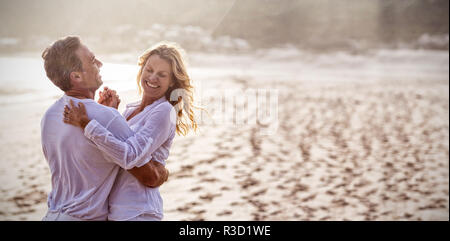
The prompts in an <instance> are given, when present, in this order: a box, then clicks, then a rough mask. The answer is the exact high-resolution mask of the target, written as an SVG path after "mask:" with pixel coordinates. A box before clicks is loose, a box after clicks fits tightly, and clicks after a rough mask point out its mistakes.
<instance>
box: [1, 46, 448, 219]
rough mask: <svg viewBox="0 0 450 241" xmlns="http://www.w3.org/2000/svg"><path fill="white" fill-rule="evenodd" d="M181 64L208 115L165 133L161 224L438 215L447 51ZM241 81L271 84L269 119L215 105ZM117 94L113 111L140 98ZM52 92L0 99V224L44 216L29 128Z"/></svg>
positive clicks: (35, 134) (277, 52)
mask: <svg viewBox="0 0 450 241" xmlns="http://www.w3.org/2000/svg"><path fill="white" fill-rule="evenodd" d="M188 54H189V53H188ZM189 58H190V65H189V67H188V71H191V72H190V73H191V77H192V78H193V79H194V80H195V81H196V84H198V85H199V86H201V88H199V89H198V91H199V93H198V95H199V97H201V103H200V104H201V105H203V106H204V107H205V108H206V109H208V110H209V111H210V114H211V117H208V116H207V115H205V114H203V115H202V116H201V117H202V118H201V121H200V122H201V125H200V129H199V131H198V132H197V133H191V134H189V135H188V136H186V137H181V136H177V137H176V138H175V140H174V143H173V146H172V149H171V153H170V156H169V159H168V160H167V168H168V169H169V170H170V173H171V175H170V176H169V180H168V181H167V182H166V183H165V184H163V185H162V186H161V188H160V191H161V194H162V197H163V199H164V214H165V217H164V220H448V219H449V117H448V116H449V56H448V51H432V50H427V51H425V50H377V51H372V52H369V53H365V54H360V55H351V54H346V53H341V52H337V53H328V54H312V53H304V52H301V51H298V50H292V49H272V50H266V51H259V52H256V53H252V54H241V55H212V54H196V53H192V54H190V55H189ZM131 64H133V62H131ZM104 82H105V85H108V82H107V81H106V80H104ZM130 85H135V82H130ZM249 89H252V90H258V89H266V90H277V105H276V107H277V108H276V110H277V116H276V119H274V120H276V121H274V122H270V123H269V124H267V123H264V122H262V121H260V120H258V121H256V123H252V122H250V121H248V122H249V123H243V124H242V123H240V124H238V123H236V121H233V120H234V119H233V118H231V119H228V118H229V117H230V115H228V114H224V113H223V112H221V111H219V110H218V108H217V106H221V103H222V98H221V97H223V95H222V94H224V93H225V92H223V91H225V90H233V91H238V92H239V91H245V90H249ZM214 91H216V95H213V96H211V93H212V92H214ZM118 92H119V94H120V96H121V99H122V102H121V105H120V107H119V110H123V109H124V108H125V104H126V103H129V102H131V101H135V100H138V99H139V97H138V95H137V93H136V91H134V90H126V91H121V90H120V89H119V90H118ZM217 93H219V94H217ZM0 94H1V95H3V97H4V96H7V95H12V94H10V93H2V92H0ZM36 95H37V96H39V93H37V94H36ZM235 96H236V95H235ZM4 98H7V97H4ZM57 98H58V96H53V97H52V98H46V99H44V100H42V101H32V102H25V103H14V104H2V105H0V112H1V113H2V114H1V115H0V156H1V159H0V183H1V185H0V220H40V219H41V218H42V217H43V216H44V214H45V212H46V208H47V206H46V205H47V204H46V198H47V194H48V192H49V191H50V189H51V184H50V172H49V169H48V166H47V163H46V161H45V159H44V155H43V154H42V150H41V144H40V126H39V125H40V119H41V117H42V116H43V114H44V112H45V110H46V109H47V108H48V107H49V106H50V105H51V104H52V103H53V102H54V101H55V100H56V99H57ZM199 99H200V98H199ZM214 106H215V107H214ZM232 106H233V108H232V109H231V112H230V113H231V115H233V113H234V112H233V111H236V110H240V109H241V107H242V106H240V104H232ZM252 111H253V110H249V111H247V114H246V115H244V119H245V120H248V118H250V117H252V116H257V113H255V112H252ZM259 111H261V110H259ZM272 117H273V116H272ZM268 126H269V127H270V128H272V129H271V130H273V132H272V133H269V134H267V133H264V131H261V130H264V128H267V127H268Z"/></svg>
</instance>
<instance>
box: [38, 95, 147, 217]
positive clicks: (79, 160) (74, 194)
mask: <svg viewBox="0 0 450 241" xmlns="http://www.w3.org/2000/svg"><path fill="white" fill-rule="evenodd" d="M70 99H72V100H73V101H74V104H75V105H78V103H79V102H82V103H83V104H84V105H85V107H86V111H87V114H88V117H89V118H90V119H95V120H96V121H97V122H98V123H100V124H101V125H103V126H105V127H106V128H108V129H109V130H110V133H113V134H114V136H115V137H116V138H119V139H121V140H126V139H127V138H128V137H130V136H131V135H133V131H132V130H131V129H130V128H129V126H128V124H127V123H126V121H124V118H123V117H122V116H121V115H120V113H119V112H118V111H117V110H116V109H114V108H110V107H106V106H103V105H100V104H98V103H96V102H95V101H94V100H92V99H77V98H73V97H70V96H67V95H64V96H63V97H62V98H60V99H59V100H57V101H56V102H55V103H54V104H53V105H52V106H51V107H50V108H49V109H48V110H47V111H46V113H45V115H44V117H43V118H42V120H41V143H42V150H43V152H44V156H45V158H46V160H47V162H48V164H49V167H50V172H51V176H52V177H51V182H52V190H51V192H50V193H49V195H48V200H47V204H48V209H49V211H50V212H62V213H65V214H68V215H70V216H73V217H76V218H81V219H84V220H106V219H107V216H108V195H109V194H110V192H111V189H112V187H113V184H114V182H115V180H116V176H117V174H118V172H119V169H120V167H119V166H121V167H127V168H132V167H135V166H142V165H144V164H145V163H146V162H148V161H149V158H148V160H145V159H140V160H134V161H132V162H126V161H124V160H115V159H112V158H108V157H107V156H105V155H104V153H102V152H101V151H100V150H99V149H98V147H97V146H96V145H95V144H94V143H93V142H92V141H90V140H89V139H87V138H86V137H85V136H84V135H83V131H82V130H81V129H80V128H79V127H75V126H72V125H69V124H65V123H64V122H63V121H62V119H63V111H64V106H65V105H69V100H70ZM69 106H70V105H69ZM116 164H117V165H116Z"/></svg>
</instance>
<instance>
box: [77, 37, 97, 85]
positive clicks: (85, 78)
mask: <svg viewBox="0 0 450 241" xmlns="http://www.w3.org/2000/svg"><path fill="white" fill-rule="evenodd" d="M76 54H77V56H78V58H80V60H81V63H82V66H83V70H82V71H81V72H80V74H81V76H80V80H81V81H80V82H79V87H80V88H85V89H95V90H97V89H98V88H99V87H100V86H101V85H102V84H103V81H102V76H101V75H100V68H101V67H102V65H103V64H102V62H100V61H99V60H98V59H97V58H95V55H94V54H93V53H92V52H91V51H90V50H89V49H88V48H87V47H86V46H85V45H83V44H82V45H81V46H80V47H79V48H78V49H77V51H76Z"/></svg>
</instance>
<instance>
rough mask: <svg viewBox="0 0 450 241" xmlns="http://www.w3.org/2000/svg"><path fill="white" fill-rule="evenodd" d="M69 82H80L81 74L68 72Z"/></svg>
mask: <svg viewBox="0 0 450 241" xmlns="http://www.w3.org/2000/svg"><path fill="white" fill-rule="evenodd" d="M70 82H71V83H72V85H73V84H75V83H79V82H81V74H80V73H79V72H70Z"/></svg>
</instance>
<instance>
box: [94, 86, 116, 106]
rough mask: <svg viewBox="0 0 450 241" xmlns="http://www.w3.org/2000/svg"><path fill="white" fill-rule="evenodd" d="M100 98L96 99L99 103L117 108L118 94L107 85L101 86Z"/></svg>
mask: <svg viewBox="0 0 450 241" xmlns="http://www.w3.org/2000/svg"><path fill="white" fill-rule="evenodd" d="M99 96H100V98H99V99H98V103H99V104H101V105H105V106H109V107H113V108H115V109H117V108H118V107H119V104H120V98H119V95H118V94H117V93H116V91H115V90H111V89H109V88H108V87H105V88H103V92H102V91H100V92H99Z"/></svg>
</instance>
